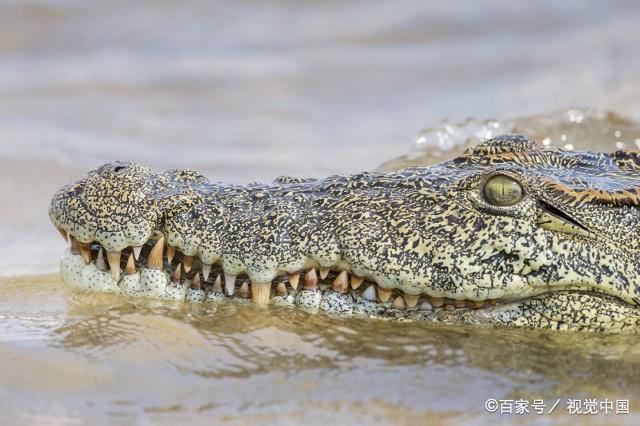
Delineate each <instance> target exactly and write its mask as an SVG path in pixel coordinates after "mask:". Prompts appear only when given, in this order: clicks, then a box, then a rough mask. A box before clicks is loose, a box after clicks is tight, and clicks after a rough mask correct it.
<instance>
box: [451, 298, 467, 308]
mask: <svg viewBox="0 0 640 426" xmlns="http://www.w3.org/2000/svg"><path fill="white" fill-rule="evenodd" d="M453 306H455V307H456V308H464V307H465V306H467V302H466V301H464V300H458V299H456V300H454V301H453Z"/></svg>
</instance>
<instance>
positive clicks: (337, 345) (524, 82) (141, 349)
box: [0, 0, 640, 424]
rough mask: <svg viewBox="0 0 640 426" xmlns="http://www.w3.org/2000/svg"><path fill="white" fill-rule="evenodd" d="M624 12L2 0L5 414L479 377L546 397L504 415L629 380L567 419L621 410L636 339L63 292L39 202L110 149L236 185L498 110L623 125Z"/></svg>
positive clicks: (487, 384) (550, 137) (0, 390)
mask: <svg viewBox="0 0 640 426" xmlns="http://www.w3.org/2000/svg"><path fill="white" fill-rule="evenodd" d="M639 18H640V7H639V6H638V5H637V4H635V3H634V2H615V3H607V4H604V3H601V2H584V1H579V2H578V1H565V2H554V1H543V2H536V3H535V5H534V4H533V3H531V4H528V3H517V4H516V3H512V2H501V1H488V2H482V4H480V3H477V2H446V3H445V4H440V3H439V2H420V4H419V5H418V4H417V2H409V1H407V2H394V3H393V4H391V3H387V2H381V3H379V4H372V3H371V2H365V1H349V2H326V1H309V2H304V3H300V2H269V1H268V2H254V1H233V2H231V1H229V2H223V1H220V2H214V3H212V2H196V1H181V2H177V1H170V0H165V1H162V2H147V1H137V2H119V1H114V2H109V4H107V3H104V2H98V1H95V2H91V1H82V2H79V1H72V0H68V1H62V2H53V1H45V0H43V1H19V2H18V1H4V2H2V3H0V141H1V142H0V166H1V167H0V182H2V183H1V184H0V199H2V200H3V203H2V204H1V206H2V207H0V209H1V210H0V215H1V217H2V219H3V220H2V221H1V223H0V232H1V233H2V235H3V241H4V244H3V248H4V250H3V256H2V257H1V258H0V271H2V272H1V273H0V275H2V277H1V278H0V317H1V321H0V409H1V410H2V413H3V417H2V419H3V422H7V423H31V424H60V423H64V424H74V423H123V424H127V423H132V422H144V423H169V422H172V423H173V422H176V421H180V422H186V421H189V422H192V423H204V422H208V423H211V422H214V421H218V422H222V421H225V422H227V423H238V424H246V423H255V422H260V423H265V424H299V423H301V422H305V423H308V424H326V423H327V422H333V423H343V424H346V423H378V424H381V423H382V424H383V423H392V422H393V423H401V424H421V423H425V422H426V421H429V422H435V423H438V422H442V423H456V422H460V421H466V422H477V423H484V424H489V423H492V422H494V421H496V420H498V415H496V414H488V413H486V412H485V410H484V408H483V407H484V402H485V400H486V399H487V398H496V399H500V398H502V399H518V398H524V399H526V400H529V401H533V400H534V399H544V400H545V402H546V403H549V404H553V403H555V401H556V400H557V399H561V405H559V406H558V408H557V409H556V411H555V412H554V413H553V414H552V415H550V416H549V415H534V414H531V415H529V416H528V417H525V418H520V417H516V416H508V417H502V418H500V420H507V421H511V422H516V423H517V422H522V421H524V420H527V421H534V422H537V423H549V422H551V421H553V420H564V421H568V420H571V418H570V417H569V415H568V414H567V411H566V399H567V398H583V399H584V398H598V399H604V398H608V399H609V400H615V399H616V398H619V399H629V400H630V407H631V408H630V411H631V415H629V416H622V415H619V416H613V415H609V416H604V415H600V416H598V417H597V418H594V417H586V416H583V417H581V420H589V421H591V422H593V423H595V422H596V421H598V422H601V421H609V422H625V421H626V422H628V423H637V421H638V416H639V414H638V410H639V409H640V408H639V407H640V390H639V389H640V386H639V385H640V361H638V360H639V359H640V357H639V356H638V355H639V354H640V344H638V339H637V338H636V337H634V336H626V337H625V336H598V335H584V334H577V333H574V334H567V333H549V332H543V331H540V332H538V331H523V330H508V329H493V330H484V329H482V330H478V329H474V328H465V327H447V326H435V325H432V324H413V323H391V322H382V321H363V320H341V319H336V318H330V317H326V316H322V315H316V316H314V315H308V314H305V313H302V312H298V311H293V310H292V311H289V310H285V309H276V308H269V309H261V308H256V307H253V306H236V305H220V306H191V305H171V304H166V303H160V302H153V301H139V300H132V299H125V298H121V297H112V296H105V295H86V294H77V293H71V292H68V291H67V290H66V289H65V288H64V286H63V285H62V283H61V281H60V279H59V278H58V276H57V273H56V272H57V259H58V256H59V254H60V253H61V252H62V250H63V242H62V239H60V237H59V236H58V234H57V232H56V231H55V230H54V229H53V228H52V227H51V226H50V224H49V223H48V219H47V215H46V211H47V205H48V202H49V199H50V196H51V194H52V193H53V192H54V191H55V190H56V189H57V188H58V187H59V186H60V185H62V184H63V183H66V182H67V181H69V180H71V179H74V178H76V177H77V176H79V175H80V174H81V173H84V172H85V171H87V170H89V169H91V168H95V167H97V166H98V165H100V164H101V163H103V162H105V161H108V160H112V159H128V160H134V161H140V162H143V163H145V164H148V165H150V166H152V167H153V168H156V169H158V170H160V169H166V168H172V167H191V168H195V169H197V170H198V171H200V172H202V173H204V174H205V175H207V176H209V177H210V178H211V179H212V180H221V181H226V182H248V181H253V180H271V179H273V178H274V177H275V176H278V175H281V174H291V175H296V176H324V175H328V174H333V173H348V172H356V171H362V170H371V169H374V168H376V167H378V166H379V165H380V164H381V163H383V162H385V165H384V166H383V167H385V168H394V167H399V166H402V165H406V164H416V163H420V164H428V163H432V162H434V161H439V160H441V159H444V158H446V157H448V156H450V155H453V154H454V153H456V152H459V151H460V150H461V149H462V148H463V147H464V146H466V145H468V144H471V143H475V142H476V141H477V140H478V139H479V138H480V137H483V136H487V134H488V132H491V133H497V132H500V131H519V132H524V133H527V134H529V135H530V136H532V137H534V138H536V139H537V140H539V141H541V142H545V143H549V144H552V145H556V146H566V145H568V144H569V145H573V147H574V148H576V149H577V148H590V149H605V150H612V149H616V147H618V146H625V147H629V148H632V147H634V146H637V145H636V144H637V139H638V138H639V137H640V126H639V125H638V124H637V123H638V120H640V96H639V95H640V93H639V92H640V90H639V89H638V88H639V87H640V85H638V79H637V70H638V65H640V60H639V59H638V58H640V45H638V43H637V40H638V35H639V34H638V33H639V30H638V26H637V22H638V19H639ZM584 106H588V107H592V108H593V109H584V108H581V107H584ZM608 111H615V112H614V113H609V112H608ZM467 117H475V118H472V119H468V120H467ZM491 117H492V118H491ZM441 119H446V122H444V123H441ZM425 126H429V127H427V128H426V129H425V130H423V131H420V129H422V128H424V127H425ZM412 141H414V142H413V143H412ZM397 157H400V158H399V159H398V158H397ZM392 158H396V160H395V161H394V162H387V160H390V159H392ZM573 420H575V419H573Z"/></svg>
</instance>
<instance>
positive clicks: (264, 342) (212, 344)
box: [0, 276, 640, 421]
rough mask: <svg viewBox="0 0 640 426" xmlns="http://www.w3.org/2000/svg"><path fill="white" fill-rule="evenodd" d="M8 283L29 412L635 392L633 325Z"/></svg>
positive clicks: (230, 410) (8, 371)
mask: <svg viewBox="0 0 640 426" xmlns="http://www.w3.org/2000/svg"><path fill="white" fill-rule="evenodd" d="M0 284H1V285H2V287H3V288H5V289H9V290H8V291H5V292H4V299H3V302H2V307H1V308H2V313H3V318H2V322H1V323H0V324H1V327H2V330H3V332H2V333H1V335H2V336H4V337H5V338H7V340H10V341H11V345H8V346H7V345H4V346H2V349H1V352H0V355H1V356H2V358H3V359H6V360H10V362H4V363H0V380H2V382H3V383H11V381H13V382H12V385H13V386H14V388H13V389H14V390H15V389H17V390H18V392H17V393H11V394H8V393H7V392H6V391H7V389H6V388H5V389H3V392H2V394H0V396H1V397H3V398H8V399H4V400H5V401H11V402H12V404H16V406H18V407H20V406H22V407H24V408H25V409H27V407H28V406H29V405H30V404H33V403H34V402H35V403H36V404H38V405H41V406H43V407H46V408H47V411H50V410H53V408H52V407H54V406H57V405H58V404H63V405H65V406H66V407H75V408H73V409H68V411H66V412H65V415H68V416H71V417H73V416H75V415H82V416H83V417H84V416H91V415H92V413H93V414H97V413H100V412H108V413H110V414H111V415H113V416H116V417H119V416H125V418H139V416H141V415H145V416H152V417H153V416H160V417H159V418H164V417H163V416H166V415H167V413H173V415H189V414H192V413H194V412H209V413H210V414H215V415H216V416H220V418H224V417H225V416H235V415H240V416H241V418H242V419H245V420H248V419H252V418H253V416H257V417H258V418H262V417H263V416H266V418H271V417H270V416H272V415H274V413H276V412H277V413H286V414H287V415H291V416H293V418H296V416H300V415H302V414H301V413H302V412H304V413H305V415H308V414H309V413H312V414H313V413H316V414H318V415H319V416H320V418H322V416H326V415H328V413H329V412H331V411H332V410H334V409H336V410H339V411H340V412H344V413H343V415H344V418H345V420H347V419H351V420H352V421H358V420H361V419H363V418H365V419H366V418H370V417H369V415H374V414H375V415H376V416H383V417H385V416H390V417H386V418H388V419H393V418H396V416H398V415H400V414H399V413H404V414H403V415H409V418H411V415H421V413H426V412H429V413H439V414H438V415H443V414H447V415H451V416H455V415H462V416H463V417H464V416H466V415H467V414H468V413H469V412H473V413H476V414H479V413H481V410H482V406H483V405H482V404H483V402H484V400H485V399H486V398H488V397H494V398H515V399H517V398H520V397H523V398H528V399H533V398H542V399H554V400H555V398H569V397H581V398H585V397H594V398H604V397H607V398H609V399H611V398H616V397H619V398H625V399H631V400H632V401H638V402H640V389H639V387H638V377H640V343H639V342H638V339H637V337H635V336H624V335H622V336H615V335H597V334H584V333H569V332H549V331H530V330H516V329H506V328H478V327H469V326H467V327H461V326H455V327H454V326H446V325H438V324H432V323H418V322H415V323H412V322H403V323H398V322H391V321H382V320H365V319H349V320H345V319H342V318H339V317H332V316H328V315H324V314H318V315H313V314H309V313H305V312H302V311H300V310H297V309H288V308H279V307H268V308H263V307H257V306H254V305H252V304H231V303H224V304H219V305H190V304H179V303H172V302H161V301H150V300H140V299H127V298H124V297H119V296H110V295H96V294H87V293H73V292H70V291H67V290H65V289H64V288H63V287H62V283H61V282H60V280H59V279H58V278H57V277H55V276H43V277H40V278H37V279H33V278H18V279H4V280H3V282H1V283H0ZM33 312H37V315H33ZM11 336H31V337H32V339H33V341H30V340H29V339H12V338H11ZM34 349H37V350H34ZM47 366H49V367H50V369H49V368H47ZM16 371H22V372H34V373H35V374H34V375H33V376H32V377H23V376H21V377H18V376H17V375H16V374H15V372H16ZM26 393H28V394H29V395H30V396H29V398H28V403H27V401H22V400H21V398H20V395H23V394H26ZM383 400H384V401H385V403H382V402H378V401H383ZM5 404H6V402H5ZM372 404H373V407H372V408H371V409H369V408H366V409H364V410H359V409H358V408H357V407H360V408H363V407H368V406H369V405H372ZM301 410H302V411H301ZM327 410H329V412H327ZM27 411H28V410H27ZM363 412H364V414H363ZM80 413H81V414H80ZM367 413H369V414H367ZM363 415H364V417H362V416H363ZM60 418H62V417H60ZM275 418H277V416H275V417H273V418H272V420H274V419H275ZM370 419H371V418H370ZM489 419H490V418H489V417H487V420H489Z"/></svg>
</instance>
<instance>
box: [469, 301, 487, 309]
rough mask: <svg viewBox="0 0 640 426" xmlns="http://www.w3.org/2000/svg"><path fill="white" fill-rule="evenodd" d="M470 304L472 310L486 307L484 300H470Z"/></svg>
mask: <svg viewBox="0 0 640 426" xmlns="http://www.w3.org/2000/svg"><path fill="white" fill-rule="evenodd" d="M469 302H470V303H469V305H471V306H470V307H471V308H476V309H479V308H482V307H483V306H484V300H473V301H471V300H470V301H469Z"/></svg>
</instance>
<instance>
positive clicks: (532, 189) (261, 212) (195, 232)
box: [50, 136, 640, 331]
mask: <svg viewBox="0 0 640 426" xmlns="http://www.w3.org/2000/svg"><path fill="white" fill-rule="evenodd" d="M495 176H505V177H506V179H507V180H508V181H514V182H516V186H517V188H519V190H521V192H522V193H521V196H520V198H518V199H517V200H516V202H513V203H510V204H509V205H496V204H495V203H492V202H490V201H489V199H488V198H487V196H486V193H485V192H484V188H485V186H486V185H488V183H489V182H491V179H492V178H493V177H495ZM501 188H502V187H500V189H499V191H502V189H501ZM639 188H640V154H637V153H635V152H628V151H625V152H622V151H621V152H615V153H611V154H605V153H591V152H571V151H563V150H557V149H546V148H542V147H539V146H537V145H536V144H535V143H534V142H532V141H530V140H528V139H526V138H524V137H520V136H502V137H499V138H495V139H493V140H489V141H486V142H484V143H483V144H481V145H479V146H476V147H474V148H471V149H469V150H468V151H467V152H466V153H465V154H464V155H462V156H461V157H458V158H455V159H453V160H450V161H447V162H444V163H441V164H437V165H434V166H431V167H425V168H409V169H405V170H401V171H398V172H392V173H375V172H367V173H359V174H353V175H347V176H332V177H329V178H326V179H298V178H289V177H283V178H279V179H277V180H276V181H275V182H274V183H272V184H249V185H243V186H239V185H223V184H217V183H210V182H209V181H208V180H207V179H206V178H204V177H203V176H200V175H198V174H197V173H195V172H193V171H183V170H171V171H168V172H165V173H163V174H156V173H154V172H152V171H151V170H150V169H149V168H147V167H144V166H140V165H137V164H132V163H125V162H115V163H108V164H105V165H104V166H102V167H101V168H99V169H97V170H95V171H92V172H89V173H88V174H87V175H86V176H85V177H83V178H82V179H80V180H78V181H76V182H74V183H72V184H69V185H67V186H65V187H63V188H62V189H61V190H60V191H59V192H58V193H57V194H56V195H55V196H54V198H53V200H52V203H51V208H50V217H51V220H52V222H53V224H54V225H55V226H56V227H57V228H59V229H63V230H65V231H66V232H68V233H69V234H70V235H71V236H73V237H75V238H76V239H77V240H78V241H79V242H81V243H95V242H97V243H99V244H101V245H102V247H104V249H105V250H106V251H109V252H120V251H122V250H127V248H128V247H130V246H140V245H142V244H144V243H145V242H147V241H148V240H149V239H150V238H157V237H158V236H159V235H160V234H162V235H163V236H164V237H165V238H166V243H167V244H168V245H169V246H172V247H177V249H178V251H179V252H181V253H182V254H183V255H184V256H195V257H197V258H199V260H200V262H201V263H203V264H213V265H219V266H220V267H221V268H222V270H223V271H224V273H226V274H228V275H233V276H236V275H240V276H242V275H244V274H246V275H247V276H248V278H249V279H250V280H251V282H252V283H256V282H257V283H270V282H272V281H273V280H274V279H277V277H279V276H282V275H283V274H287V273H296V272H300V271H304V270H308V269H309V268H315V267H328V268H330V269H331V270H332V271H335V272H339V271H343V270H346V271H348V272H349V273H350V274H353V275H355V276H359V277H363V278H365V279H366V280H368V281H371V282H374V283H376V284H377V286H378V287H380V288H382V289H385V288H386V289H394V292H398V291H401V293H402V294H403V295H421V296H425V297H430V298H446V299H447V300H451V301H456V300H458V301H463V300H464V301H467V303H470V302H473V301H476V302H478V303H479V306H482V305H483V303H484V302H485V301H487V300H493V299H498V300H499V301H500V302H501V303H499V304H498V305H496V306H485V307H484V308H483V309H478V310H469V309H461V310H456V311H444V310H443V311H442V312H435V314H437V315H435V316H438V315H440V316H442V315H444V316H446V317H447V319H448V320H454V321H458V320H460V321H462V322H467V323H469V322H471V323H496V322H497V323H503V324H510V325H518V326H526V327H549V328H571V329H585V330H604V329H607V330H621V329H625V330H631V331H634V330H635V329H637V328H638V324H640V322H639V321H640V316H639V314H638V312H639V310H640V308H638V305H639V304H640V286H639V283H640V277H639V274H640V265H639V264H638V262H639V261H638V251H639V250H640V242H639V239H638V238H637V232H638V230H639V229H640V211H639V210H638V206H639V204H640V191H639ZM394 294H395V293H394ZM334 296H335V295H334ZM342 296H345V297H354V298H357V297H358V294H356V293H355V292H353V293H351V294H347V295H342ZM332 297H333V296H332ZM326 303H329V302H326ZM332 303H333V302H332ZM349 303H351V302H349ZM463 305H464V304H463ZM349 306H351V305H349ZM434 306H435V305H434ZM327 310H335V311H340V309H327ZM374 310H375V309H374ZM391 310H393V309H387V311H391ZM397 310H402V309H397ZM386 316H387V317H388V316H389V315H386ZM400 316H401V317H402V316H403V315H400Z"/></svg>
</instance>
